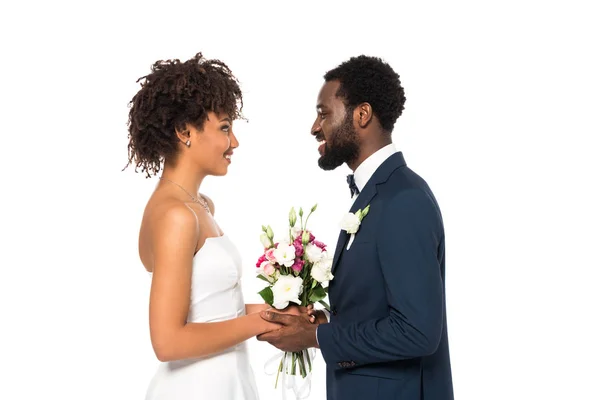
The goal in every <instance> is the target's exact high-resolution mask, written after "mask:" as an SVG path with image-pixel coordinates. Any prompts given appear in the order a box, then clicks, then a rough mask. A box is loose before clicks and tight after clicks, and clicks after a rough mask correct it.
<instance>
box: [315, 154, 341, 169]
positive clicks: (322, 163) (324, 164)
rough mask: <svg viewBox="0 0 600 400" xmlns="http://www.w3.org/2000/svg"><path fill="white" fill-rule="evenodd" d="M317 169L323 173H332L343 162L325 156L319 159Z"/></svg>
mask: <svg viewBox="0 0 600 400" xmlns="http://www.w3.org/2000/svg"><path fill="white" fill-rule="evenodd" d="M318 163H319V167H320V168H321V169H322V170H324V171H332V170H334V169H336V168H337V167H339V166H340V165H342V164H343V163H344V162H343V161H341V160H332V159H330V158H327V156H321V157H320V158H319V162H318Z"/></svg>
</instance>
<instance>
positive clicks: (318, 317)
mask: <svg viewBox="0 0 600 400" xmlns="http://www.w3.org/2000/svg"><path fill="white" fill-rule="evenodd" d="M306 313H307V314H308V316H309V318H310V319H311V322H316V323H317V324H326V323H328V322H329V321H328V320H327V316H326V315H325V313H324V312H323V311H321V310H315V307H314V306H313V305H312V304H309V305H308V306H307V307H306Z"/></svg>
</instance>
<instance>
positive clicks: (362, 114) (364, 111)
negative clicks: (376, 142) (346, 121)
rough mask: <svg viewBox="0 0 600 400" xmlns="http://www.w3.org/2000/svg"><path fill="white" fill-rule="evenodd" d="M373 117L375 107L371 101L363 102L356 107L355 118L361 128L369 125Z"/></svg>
mask: <svg viewBox="0 0 600 400" xmlns="http://www.w3.org/2000/svg"><path fill="white" fill-rule="evenodd" d="M372 119H373V108H372V107H371V105H370V104H369V103H361V104H359V105H358V106H357V107H356V108H355V109H354V120H355V121H356V123H357V124H358V126H360V127H361V128H365V127H366V126H367V125H369V122H371V120H372Z"/></svg>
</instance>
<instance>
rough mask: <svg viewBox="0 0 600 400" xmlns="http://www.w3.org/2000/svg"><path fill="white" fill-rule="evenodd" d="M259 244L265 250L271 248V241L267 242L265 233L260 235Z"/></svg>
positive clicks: (267, 238)
mask: <svg viewBox="0 0 600 400" xmlns="http://www.w3.org/2000/svg"><path fill="white" fill-rule="evenodd" d="M260 242H261V243H262V245H263V247H264V248H265V249H266V248H268V247H271V241H270V240H269V237H268V236H267V234H266V233H263V234H261V235H260Z"/></svg>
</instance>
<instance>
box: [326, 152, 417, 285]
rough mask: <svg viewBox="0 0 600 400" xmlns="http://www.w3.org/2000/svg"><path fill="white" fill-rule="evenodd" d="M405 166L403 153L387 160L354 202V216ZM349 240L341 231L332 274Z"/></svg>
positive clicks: (398, 153) (352, 208)
mask: <svg viewBox="0 0 600 400" xmlns="http://www.w3.org/2000/svg"><path fill="white" fill-rule="evenodd" d="M405 165H406V162H405V161H404V157H403V156H402V153H401V152H397V153H394V154H393V155H391V156H390V157H389V158H388V159H387V160H385V161H384V162H383V164H381V165H380V166H379V168H377V170H376V171H375V173H374V174H373V176H371V179H369V181H368V182H367V184H366V185H365V187H364V188H363V190H362V191H361V192H360V194H359V195H358V197H357V198H356V200H355V201H354V204H353V205H352V207H351V208H350V212H351V213H353V214H354V213H355V212H356V211H358V210H362V209H364V208H365V207H366V206H368V205H369V203H370V202H371V200H373V197H375V195H376V194H377V185H379V184H381V183H384V182H386V181H387V180H388V178H389V177H390V175H391V174H392V172H394V171H395V170H396V169H398V168H399V167H402V166H405ZM365 218H369V216H368V215H367V216H366V217H365ZM349 238H350V235H349V234H348V233H346V231H343V230H341V231H340V235H339V237H338V241H337V245H336V247H335V253H334V256H333V264H332V267H331V272H332V273H333V271H334V270H335V268H336V266H337V264H338V262H339V260H340V256H341V255H342V251H343V250H344V248H345V247H346V243H347V242H348V239H349Z"/></svg>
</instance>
